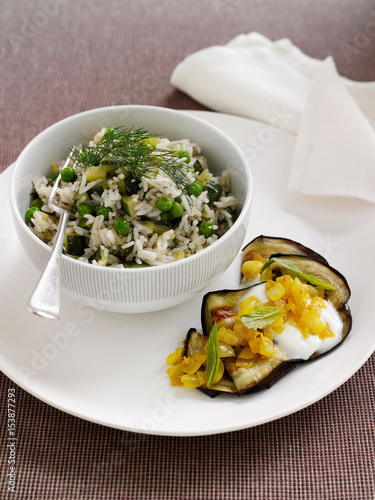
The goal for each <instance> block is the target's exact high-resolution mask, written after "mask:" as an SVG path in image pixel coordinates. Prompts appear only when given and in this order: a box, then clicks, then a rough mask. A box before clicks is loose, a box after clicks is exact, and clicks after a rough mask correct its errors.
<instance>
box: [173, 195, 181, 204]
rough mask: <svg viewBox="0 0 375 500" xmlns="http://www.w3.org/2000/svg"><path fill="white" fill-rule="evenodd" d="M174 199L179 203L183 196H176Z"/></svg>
mask: <svg viewBox="0 0 375 500" xmlns="http://www.w3.org/2000/svg"><path fill="white" fill-rule="evenodd" d="M174 201H177V203H181V201H182V196H176V198H175V199H174Z"/></svg>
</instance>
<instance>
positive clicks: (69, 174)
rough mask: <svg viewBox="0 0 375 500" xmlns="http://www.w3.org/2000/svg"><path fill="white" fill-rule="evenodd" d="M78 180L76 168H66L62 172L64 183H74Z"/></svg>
mask: <svg viewBox="0 0 375 500" xmlns="http://www.w3.org/2000/svg"><path fill="white" fill-rule="evenodd" d="M75 178H76V173H75V172H74V168H72V167H65V168H63V169H62V170H61V179H62V180H63V181H64V182H73V181H74V179H75Z"/></svg>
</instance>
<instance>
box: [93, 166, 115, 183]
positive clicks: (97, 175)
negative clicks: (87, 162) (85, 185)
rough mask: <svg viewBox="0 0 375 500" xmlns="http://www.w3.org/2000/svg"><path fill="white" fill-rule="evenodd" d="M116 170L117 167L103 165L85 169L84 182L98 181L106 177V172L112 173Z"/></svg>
mask: <svg viewBox="0 0 375 500" xmlns="http://www.w3.org/2000/svg"><path fill="white" fill-rule="evenodd" d="M117 169H118V165H114V164H112V163H111V164H105V165H103V164H102V165H98V166H97V167H95V166H93V167H88V168H87V169H86V181H87V182H92V181H97V180H99V179H105V178H106V177H107V174H108V172H114V171H115V170H117Z"/></svg>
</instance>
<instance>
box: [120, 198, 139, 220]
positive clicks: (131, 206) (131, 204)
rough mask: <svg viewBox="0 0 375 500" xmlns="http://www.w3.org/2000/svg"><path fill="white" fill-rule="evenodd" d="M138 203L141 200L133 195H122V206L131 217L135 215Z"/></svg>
mask: <svg viewBox="0 0 375 500" xmlns="http://www.w3.org/2000/svg"><path fill="white" fill-rule="evenodd" d="M138 203H139V202H138V201H136V200H134V199H133V198H132V197H131V196H126V195H125V196H121V204H122V208H123V209H124V211H125V213H126V215H128V216H129V217H133V215H135V207H136V206H137V205H138Z"/></svg>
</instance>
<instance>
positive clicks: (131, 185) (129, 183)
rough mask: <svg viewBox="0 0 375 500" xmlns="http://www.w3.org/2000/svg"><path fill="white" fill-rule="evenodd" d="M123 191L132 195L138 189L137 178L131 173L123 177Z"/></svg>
mask: <svg viewBox="0 0 375 500" xmlns="http://www.w3.org/2000/svg"><path fill="white" fill-rule="evenodd" d="M124 182H125V192H126V194H127V195H129V196H130V195H132V194H136V193H138V190H139V180H138V179H136V178H135V177H134V176H133V175H132V174H129V175H128V176H127V177H125V181H124Z"/></svg>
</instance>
